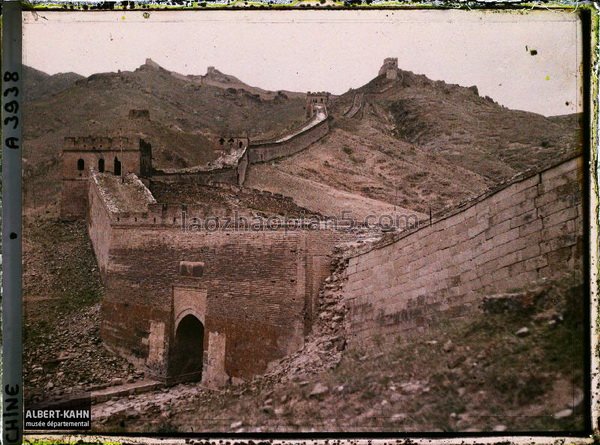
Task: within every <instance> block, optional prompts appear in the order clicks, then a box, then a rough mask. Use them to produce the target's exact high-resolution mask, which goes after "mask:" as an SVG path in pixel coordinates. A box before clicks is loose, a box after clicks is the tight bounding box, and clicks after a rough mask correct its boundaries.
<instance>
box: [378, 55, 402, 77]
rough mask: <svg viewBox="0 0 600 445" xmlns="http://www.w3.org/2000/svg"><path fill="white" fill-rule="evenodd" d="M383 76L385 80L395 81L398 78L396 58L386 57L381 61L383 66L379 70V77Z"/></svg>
mask: <svg viewBox="0 0 600 445" xmlns="http://www.w3.org/2000/svg"><path fill="white" fill-rule="evenodd" d="M382 74H385V78H386V79H391V80H395V79H397V78H398V58H397V57H387V58H385V59H384V60H383V65H382V67H381V68H380V69H379V75H380V76H381V75H382Z"/></svg>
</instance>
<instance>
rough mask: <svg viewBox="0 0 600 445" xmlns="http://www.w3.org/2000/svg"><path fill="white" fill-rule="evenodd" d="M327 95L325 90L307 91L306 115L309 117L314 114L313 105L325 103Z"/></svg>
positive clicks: (326, 102)
mask: <svg viewBox="0 0 600 445" xmlns="http://www.w3.org/2000/svg"><path fill="white" fill-rule="evenodd" d="M329 95H330V93H328V92H327V91H318V92H310V91H309V92H308V93H306V117H307V118H311V117H313V116H314V114H315V105H325V106H327V104H328V103H329Z"/></svg>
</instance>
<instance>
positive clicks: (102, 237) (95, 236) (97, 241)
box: [86, 176, 112, 278]
mask: <svg viewBox="0 0 600 445" xmlns="http://www.w3.org/2000/svg"><path fill="white" fill-rule="evenodd" d="M91 180H92V181H94V186H93V187H86V188H88V200H87V201H88V203H89V205H87V204H86V205H87V208H88V215H87V224H88V234H89V237H90V241H91V242H92V247H93V249H94V253H95V255H96V262H97V263H98V269H99V270H100V275H101V277H102V278H104V277H105V276H106V272H107V269H108V262H109V249H110V245H111V242H112V227H111V220H110V213H109V212H108V209H107V207H106V204H105V202H104V200H103V199H102V196H101V195H100V192H99V189H98V187H97V184H96V183H95V177H94V176H92V177H91ZM86 184H87V181H86Z"/></svg>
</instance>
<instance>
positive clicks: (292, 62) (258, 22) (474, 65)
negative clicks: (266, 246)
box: [23, 10, 582, 116]
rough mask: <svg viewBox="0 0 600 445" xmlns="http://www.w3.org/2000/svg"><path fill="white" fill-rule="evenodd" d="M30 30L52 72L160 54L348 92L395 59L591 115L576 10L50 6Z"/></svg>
mask: <svg viewBox="0 0 600 445" xmlns="http://www.w3.org/2000/svg"><path fill="white" fill-rule="evenodd" d="M23 30H24V31H23V33H24V36H23V52H24V55H23V58H24V63H25V64H26V65H29V66H32V67H34V68H37V69H39V70H42V71H44V72H46V73H48V74H55V73H59V72H67V71H74V72H76V73H79V74H82V75H86V76H88V75H90V74H93V73H97V72H107V71H117V70H134V69H135V68H137V67H138V66H140V65H141V64H143V63H144V61H145V59H146V58H147V57H150V58H151V59H153V60H154V61H156V62H157V63H159V64H160V65H161V66H163V67H164V68H166V69H169V70H172V71H176V72H179V73H182V74H205V73H206V68H207V67H208V66H215V67H216V68H217V69H219V70H220V71H222V72H224V73H227V74H231V75H234V76H236V77H238V78H240V80H242V81H244V82H246V83H248V84H250V85H253V86H257V87H261V88H265V89H269V90H280V89H281V90H292V91H320V90H325V91H330V92H332V93H334V94H341V93H343V92H345V91H347V90H348V89H349V88H358V87H360V86H362V85H363V84H365V83H366V82H368V81H369V80H371V79H373V78H374V77H375V76H376V75H377V71H378V70H379V67H380V66H381V65H382V62H383V59H384V58H386V57H397V58H398V64H399V67H400V68H401V69H405V70H409V71H413V72H415V73H417V74H425V75H426V76H427V77H429V78H431V79H434V80H444V81H446V82H448V83H458V84H460V85H463V86H470V85H477V87H478V88H479V93H480V94H481V95H482V96H483V95H488V96H491V97H492V98H494V99H495V100H496V101H498V102H499V103H501V104H502V105H505V106H507V107H509V108H514V109H520V110H527V111H533V112H536V113H540V114H544V115H547V116H550V115H559V114H567V113H573V112H575V111H581V102H582V97H581V96H582V94H581V91H580V89H581V74H580V73H581V71H580V69H581V68H580V63H581V50H580V47H581V38H582V37H581V28H580V23H579V20H578V16H577V15H576V14H574V13H571V12H561V11H529V12H527V11H519V12H518V13H515V12H513V13H511V12H507V11H504V12H502V11H496V12H491V11H488V12H486V11H469V12H466V11H442V10H438V11H431V10H422V11H416V10H404V11H401V10H395V11H392V10H368V11H357V10H353V11H347V10H346V11H343V10H342V11H327V10H323V11H314V10H307V11H302V10H294V11H188V12H184V11H154V12H150V17H149V18H144V17H143V12H141V11H128V12H124V11H117V12H108V11H107V12H88V13H85V12H43V11H40V12H37V13H36V14H33V13H29V12H25V13H24V27H23ZM526 48H527V49H526ZM528 50H535V51H537V55H535V56H532V55H531V54H530V51H528ZM567 103H568V105H567Z"/></svg>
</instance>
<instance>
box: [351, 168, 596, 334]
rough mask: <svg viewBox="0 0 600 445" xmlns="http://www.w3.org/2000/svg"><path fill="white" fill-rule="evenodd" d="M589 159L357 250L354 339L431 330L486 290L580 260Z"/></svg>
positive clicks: (566, 268) (567, 269) (554, 273)
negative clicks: (384, 242) (365, 249)
mask: <svg viewBox="0 0 600 445" xmlns="http://www.w3.org/2000/svg"><path fill="white" fill-rule="evenodd" d="M582 191H583V160H582V158H581V157H578V158H575V159H571V160H569V161H566V162H563V163H561V164H559V165H556V166H554V167H552V168H549V169H547V170H545V171H542V172H540V173H536V174H534V175H531V176H529V177H526V178H524V179H521V180H518V181H516V182H514V183H512V184H510V185H509V186H507V187H506V188H503V189H502V190H500V191H497V192H495V193H493V194H492V195H490V196H486V197H485V198H482V199H481V200H479V201H478V202H476V203H475V204H473V205H472V206H471V207H469V208H467V209H466V210H464V211H461V212H460V213H455V214H453V215H451V216H448V217H446V218H444V219H441V220H439V221H436V222H434V223H433V224H431V225H430V226H426V227H421V228H419V229H417V230H415V231H413V232H411V233H409V234H407V235H405V236H402V237H401V238H400V239H397V240H396V241H395V242H393V243H391V244H388V245H385V246H382V247H376V248H374V249H372V250H370V251H368V252H365V253H362V254H359V255H357V256H354V257H352V258H350V260H349V263H348V267H347V269H346V276H347V281H346V283H345V286H344V296H345V299H346V301H347V305H348V307H349V308H350V311H349V325H350V329H351V333H352V341H354V342H358V343H360V342H366V341H368V340H369V339H373V337H374V336H379V337H381V338H394V336H395V335H398V334H402V335H405V334H412V333H415V332H417V333H418V332H420V331H423V330H424V329H426V328H427V326H428V325H429V324H431V323H435V322H437V321H439V320H441V319H452V318H455V317H462V316H465V315H468V313H469V311H471V310H473V309H474V308H476V307H477V306H478V304H479V302H480V301H481V298H482V296H484V295H487V294H493V293H498V292H505V291H509V290H511V289H516V288H519V287H523V286H526V285H527V284H528V283H531V282H533V281H535V280H538V279H541V278H549V279H555V278H560V277H561V276H562V275H563V274H571V273H573V271H575V270H577V269H581V268H582V264H583V261H582V260H583V255H584V246H583V231H584V221H585V218H584V215H583V210H582V193H583V192H582Z"/></svg>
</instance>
